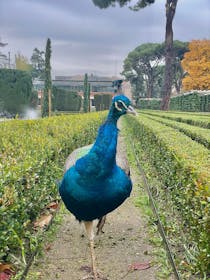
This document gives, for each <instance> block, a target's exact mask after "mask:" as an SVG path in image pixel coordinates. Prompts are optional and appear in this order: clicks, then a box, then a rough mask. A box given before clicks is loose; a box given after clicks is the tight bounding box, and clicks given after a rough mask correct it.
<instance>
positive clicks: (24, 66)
mask: <svg viewBox="0 0 210 280" xmlns="http://www.w3.org/2000/svg"><path fill="white" fill-rule="evenodd" d="M15 65H16V69H17V70H22V71H28V72H30V71H31V65H30V64H29V61H28V58H27V57H26V56H24V55H22V54H21V53H18V54H17V55H15Z"/></svg>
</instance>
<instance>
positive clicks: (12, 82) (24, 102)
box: [0, 69, 37, 116]
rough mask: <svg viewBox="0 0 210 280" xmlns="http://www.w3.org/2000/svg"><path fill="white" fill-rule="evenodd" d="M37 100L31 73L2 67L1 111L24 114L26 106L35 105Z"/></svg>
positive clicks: (0, 85)
mask: <svg viewBox="0 0 210 280" xmlns="http://www.w3.org/2000/svg"><path fill="white" fill-rule="evenodd" d="M36 101H37V99H36V98H35V96H34V92H33V91H32V79H31V75H30V73H28V72H26V71H20V70H14V69H0V112H3V113H5V115H7V114H8V113H9V114H11V115H12V116H15V115H16V114H19V115H22V114H23V113H24V109H25V108H26V107H33V106H34V107H35V106H36ZM34 102H35V103H34Z"/></svg>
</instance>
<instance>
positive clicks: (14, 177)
mask: <svg viewBox="0 0 210 280" xmlns="http://www.w3.org/2000/svg"><path fill="white" fill-rule="evenodd" d="M104 117H105V114H104V113H100V114H99V113H90V114H82V115H71V116H58V117H52V118H46V119H41V120H30V121H20V120H13V121H7V122H4V123H0V139H1V143H0V221H1V222H0V232H1V234H0V262H1V261H2V262H3V261H14V256H16V257H18V258H20V259H21V252H22V257H23V252H24V254H25V253H26V252H27V253H28V254H29V255H30V251H31V250H33V247H34V246H33V245H34V244H33V242H34V230H33V222H34V221H35V220H36V218H37V217H38V216H39V215H40V212H41V211H42V210H43V209H45V208H46V205H48V204H49V203H50V202H52V201H55V200H56V199H58V191H57V185H56V180H57V179H60V178H61V177H62V173H63V165H64V161H65V158H66V157H67V155H68V154H69V153H70V152H71V151H72V150H74V149H75V148H77V147H79V146H83V145H86V144H89V143H91V142H93V141H94V138H95V136H96V132H97V128H98V127H99V125H100V123H101V122H102V120H103V119H104ZM16 257H15V258H16ZM26 258H27V255H26Z"/></svg>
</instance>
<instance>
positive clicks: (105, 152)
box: [92, 118, 118, 167]
mask: <svg viewBox="0 0 210 280" xmlns="http://www.w3.org/2000/svg"><path fill="white" fill-rule="evenodd" d="M117 138H118V128H117V120H114V119H109V118H107V120H106V122H105V123H104V124H103V125H102V126H101V127H100V129H99V133H98V136H97V138H96V141H95V144H94V146H93V149H92V151H93V152H95V153H96V154H97V156H98V158H99V159H100V161H101V163H103V164H104V165H105V167H107V166H108V165H113V164H115V162H116V149H117Z"/></svg>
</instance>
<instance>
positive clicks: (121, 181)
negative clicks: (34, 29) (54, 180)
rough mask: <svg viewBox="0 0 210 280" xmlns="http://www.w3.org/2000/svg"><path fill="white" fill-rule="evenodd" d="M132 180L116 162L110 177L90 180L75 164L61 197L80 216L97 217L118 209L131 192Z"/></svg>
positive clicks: (92, 218)
mask: <svg viewBox="0 0 210 280" xmlns="http://www.w3.org/2000/svg"><path fill="white" fill-rule="evenodd" d="M131 189H132V183H131V180H130V179H129V177H128V176H127V175H126V174H125V172H124V171H123V170H122V169H121V168H119V167H118V166H115V167H114V168H113V170H112V172H111V173H110V174H109V176H107V177H106V178H98V179H97V180H93V181H91V180H87V179H86V178H81V176H79V175H78V174H77V173H76V172H75V169H74V168H71V169H70V170H69V171H68V172H67V174H66V175H65V176H64V179H63V181H62V184H61V186H60V194H61V197H62V199H63V201H64V203H65V205H66V207H67V208H68V209H69V211H70V212H72V213H73V214H74V215H75V216H76V218H77V219H79V220H88V221H89V220H94V219H96V218H100V217H102V216H104V215H106V214H107V213H109V212H111V211H113V210H114V209H116V208H117V207H118V206H119V205H120V204H122V203H123V201H124V200H125V199H126V198H127V197H128V196H129V195H130V192H131Z"/></svg>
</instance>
